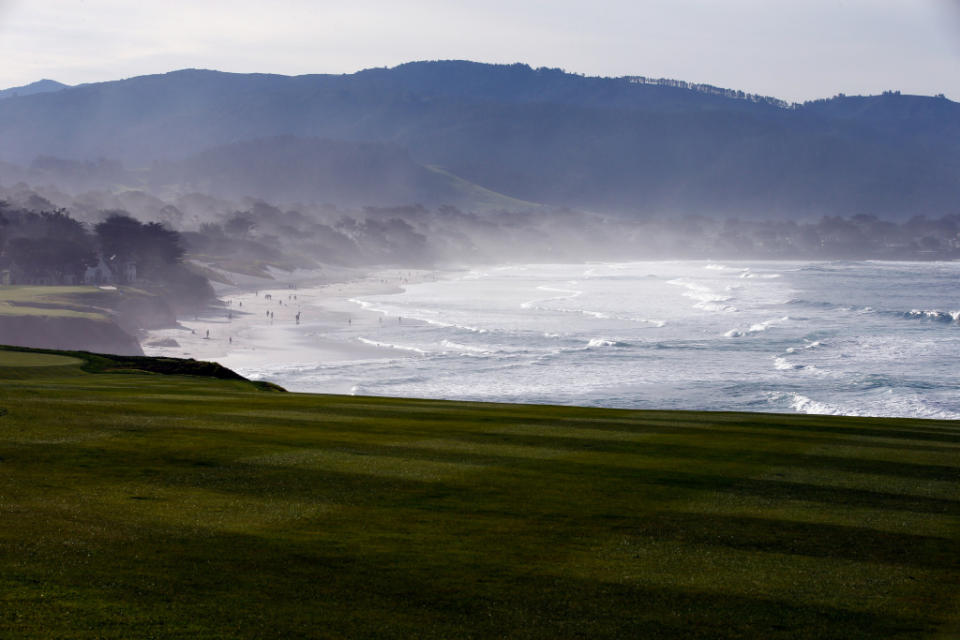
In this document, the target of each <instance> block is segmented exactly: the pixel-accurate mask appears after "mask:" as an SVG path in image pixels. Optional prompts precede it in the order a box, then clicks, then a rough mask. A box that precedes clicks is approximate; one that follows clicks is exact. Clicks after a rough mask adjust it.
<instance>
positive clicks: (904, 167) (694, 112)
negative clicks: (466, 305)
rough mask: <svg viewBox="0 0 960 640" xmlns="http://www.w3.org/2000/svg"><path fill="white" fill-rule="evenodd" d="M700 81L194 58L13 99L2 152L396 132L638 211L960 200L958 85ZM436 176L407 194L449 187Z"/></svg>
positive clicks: (428, 152) (203, 145)
mask: <svg viewBox="0 0 960 640" xmlns="http://www.w3.org/2000/svg"><path fill="white" fill-rule="evenodd" d="M697 86H698V85H694V87H695V88H690V86H689V85H685V84H684V83H679V82H678V83H676V85H675V86H671V84H670V83H664V82H659V83H656V84H651V83H649V82H638V81H637V79H636V77H632V78H631V77H624V78H597V77H585V76H580V75H576V74H571V73H566V72H564V71H561V70H559V69H546V68H540V69H533V68H530V67H529V66H526V65H521V64H515V65H488V64H482V63H476V62H466V61H437V62H416V63H408V64H404V65H400V66H398V67H394V68H390V69H367V70H364V71H360V72H357V73H354V74H345V75H304V76H293V77H291V76H279V75H269V74H230V73H222V72H216V71H204V70H182V71H176V72H171V73H168V74H163V75H152V76H141V77H136V78H130V79H127V80H120V81H115V82H105V83H97V84H90V85H83V86H78V87H73V88H66V89H62V90H59V91H55V92H50V93H44V94H36V95H30V96H26V97H21V98H19V99H17V100H2V101H0V160H5V161H11V162H18V163H21V164H26V163H29V162H31V161H32V160H33V159H34V158H35V157H36V156H41V155H45V156H55V157H63V158H68V159H75V160H90V159H96V158H101V157H103V158H110V159H118V160H121V161H123V162H124V163H126V164H127V165H128V166H133V167H137V166H149V165H151V164H152V163H154V162H161V163H169V164H171V165H173V164H176V163H178V162H186V160H185V159H186V158H188V157H190V158H192V159H191V160H190V162H193V163H194V164H193V167H194V171H193V175H194V176H196V177H197V178H198V179H199V178H200V177H202V176H203V175H204V171H205V170H206V166H205V165H204V164H203V163H202V162H201V163H199V164H198V160H197V158H200V157H203V153H204V151H205V150H207V149H210V148H213V147H224V146H225V145H236V144H239V143H244V142H250V141H252V140H269V139H278V138H280V139H291V140H292V139H314V140H327V141H342V142H350V143H352V144H377V145H387V146H384V147H380V148H381V150H383V149H386V148H395V149H402V150H404V153H408V154H409V159H410V161H411V162H412V163H413V164H416V165H418V166H420V167H427V166H435V165H436V166H442V167H444V169H446V170H447V171H449V172H450V173H452V174H454V175H455V176H459V177H460V178H463V179H465V180H467V181H470V182H472V183H475V184H477V185H480V186H482V187H484V188H487V189H491V190H493V191H494V192H498V193H502V194H506V195H507V196H510V197H513V198H518V199H521V200H524V201H532V202H543V203H548V204H556V205H569V206H576V207H583V208H587V209H591V210H596V211H607V212H613V213H619V214H624V215H631V216H636V215H641V216H643V215H685V214H695V213H702V214H707V215H710V214H717V215H745V216H751V215H752V216H781V217H783V216H812V215H852V214H858V213H869V214H879V215H886V216H894V217H905V216H911V215H914V214H943V213H953V212H955V211H956V210H957V208H958V207H960V204H958V203H960V180H958V176H960V105H958V104H957V103H954V102H952V101H950V100H947V99H945V98H942V97H923V96H905V95H899V94H893V93H891V94H884V95H882V96H870V97H845V96H838V97H836V98H833V99H829V100H824V101H815V102H809V103H805V104H803V105H796V106H794V107H793V108H784V104H782V103H778V102H777V101H775V100H745V99H738V94H737V93H736V92H728V93H725V92H722V91H703V90H697V89H696V87H697ZM291 144H294V143H291ZM301 150H303V149H302V148H301ZM248 151H249V148H248ZM253 162H254V159H253V158H251V163H253ZM230 164H231V166H232V167H233V169H231V171H234V173H235V176H240V175H243V174H244V172H247V171H249V168H244V167H242V166H240V165H241V164H243V163H239V164H238V163H237V162H232V163H230ZM224 166H225V165H223V164H222V163H221V165H220V169H218V171H221V173H222V170H223V169H224ZM211 170H212V169H211ZM330 171H331V172H332V173H331V175H333V174H335V173H336V171H335V170H334V169H333V168H331V169H330ZM354 175H357V174H354ZM414 175H418V176H421V178H422V177H423V174H420V173H418V172H417V171H414V172H413V173H411V174H410V179H414V178H413V176H414ZM375 176H376V171H375V170H374V169H371V173H370V175H369V176H367V177H364V178H362V179H360V181H361V182H363V181H364V180H375V179H376V178H375ZM208 177H209V176H208ZM259 177H260V178H261V179H262V180H261V181H260V182H261V183H260V185H259V187H258V188H259V189H260V190H261V191H276V190H277V189H281V188H284V185H286V187H285V188H293V186H292V185H291V184H290V182H289V179H288V178H289V177H290V176H289V175H284V174H282V173H280V174H278V175H277V178H276V180H274V183H273V184H266V182H264V180H267V179H268V178H269V177H270V176H269V175H267V174H261V175H260V176H259ZM358 178H359V176H358ZM416 179H420V178H416ZM3 180H4V177H3V173H2V171H0V182H2V181H3ZM220 180H221V181H230V180H232V181H234V182H238V180H237V178H236V177H234V178H229V179H228V178H227V177H226V176H225V175H221V178H220ZM284 180H286V182H284ZM267 181H268V180H267ZM239 182H240V183H246V184H250V183H251V181H249V180H246V181H244V180H240V181H239ZM429 183H430V181H429V180H428V181H426V183H421V187H417V188H412V189H407V191H408V192H409V193H408V195H409V197H415V196H417V197H425V196H430V197H429V198H427V199H431V198H432V199H433V200H442V197H443V194H442V193H441V192H436V191H434V192H432V193H429V192H430V189H432V188H434V187H431V186H429ZM423 184H426V185H427V186H422V185H423ZM331 186H332V185H331ZM436 188H439V189H441V191H442V188H446V187H436ZM418 189H420V190H419V191H418ZM326 192H327V193H328V194H330V193H333V191H331V190H330V189H327V190H326ZM396 193H397V195H398V197H401V196H403V195H404V192H403V190H396ZM418 194H419V196H418ZM348 195H349V197H353V196H352V195H350V194H348ZM344 197H346V196H344Z"/></svg>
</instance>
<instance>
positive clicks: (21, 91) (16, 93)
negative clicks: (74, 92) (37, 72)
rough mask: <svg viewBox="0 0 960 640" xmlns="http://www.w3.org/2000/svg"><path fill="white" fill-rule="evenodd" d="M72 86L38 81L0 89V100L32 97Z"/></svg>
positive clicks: (54, 81) (51, 81) (50, 81)
mask: <svg viewBox="0 0 960 640" xmlns="http://www.w3.org/2000/svg"><path fill="white" fill-rule="evenodd" d="M69 86H70V85H66V84H63V83H62V82H57V81H56V80H47V79H43V80H37V81H36V82H31V83H30V84H26V85H23V86H22V87H11V88H9V89H0V100H3V99H5V98H17V97H20V96H32V95H35V94H38V93H50V92H51V91H60V90H61V89H66V88H67V87H69Z"/></svg>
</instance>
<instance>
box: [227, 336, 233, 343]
mask: <svg viewBox="0 0 960 640" xmlns="http://www.w3.org/2000/svg"><path fill="white" fill-rule="evenodd" d="M227 341H228V342H229V343H230V344H233V336H231V337H229V338H227Z"/></svg>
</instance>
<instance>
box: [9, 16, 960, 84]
mask: <svg viewBox="0 0 960 640" xmlns="http://www.w3.org/2000/svg"><path fill="white" fill-rule="evenodd" d="M452 58H456V59H470V60H477V61H482V62H526V63H528V64H530V65H532V66H549V67H562V68H564V69H566V70H568V71H574V72H578V73H585V74H588V75H646V76H653V77H669V78H678V79H682V80H688V81H691V82H706V83H710V84H714V85H718V86H723V87H730V88H735V89H742V90H744V91H748V92H753V93H761V94H767V95H774V96H777V97H781V98H784V99H787V100H805V99H810V98H818V97H825V96H830V95H833V94H836V93H838V92H844V93H847V94H856V93H878V92H880V91H882V90H885V89H899V90H902V91H903V92H904V93H923V94H935V93H941V92H942V93H945V94H947V96H948V97H950V98H952V99H954V100H960V0H723V1H721V0H592V1H590V2H587V1H584V0H577V1H574V0H549V1H548V0H486V1H484V2H471V1H456V0H405V1H398V0H350V1H349V2H342V1H341V2H328V1H325V0H271V1H269V2H268V1H267V0H165V1H164V2H151V1H148V0H0V61H2V63H0V87H9V86H15V85H20V84H25V83H28V82H32V81H34V80H38V79H40V78H52V79H55V80H59V81H61V82H66V83H69V84H76V83H80V82H96V81H100V80H114V79H118V78H123V77H129V76H135V75H142V74H147V73H160V72H166V71H171V70H174V69H180V68H184V67H199V68H208V69H220V70H224V71H238V72H253V71H258V72H272V73H283V74H301V73H348V72H353V71H357V70H359V69H363V68H367V67H382V66H393V65H396V64H399V63H402V62H408V61H411V60H425V59H452Z"/></svg>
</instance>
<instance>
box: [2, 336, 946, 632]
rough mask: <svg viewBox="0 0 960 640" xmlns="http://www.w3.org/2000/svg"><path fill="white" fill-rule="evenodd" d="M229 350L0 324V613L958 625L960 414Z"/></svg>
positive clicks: (83, 617) (378, 626) (729, 627)
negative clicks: (470, 385)
mask: <svg viewBox="0 0 960 640" xmlns="http://www.w3.org/2000/svg"><path fill="white" fill-rule="evenodd" d="M226 371H227V370H224V369H222V368H219V367H217V366H216V365H206V364H203V363H195V362H193V361H174V360H165V361H159V360H151V359H148V358H127V359H115V360H111V359H110V358H109V357H99V358H97V357H94V356H89V355H87V354H83V353H75V352H70V353H62V354H58V353H53V352H36V351H30V350H0V638H91V639H92V638H684V639H690V638H845V639H850V638H956V637H960V636H958V634H960V423H957V422H938V421H926V420H907V419H867V418H840V417H827V416H809V415H769V414H733V413H703V412H667V411H662V412H661V411H623V410H605V409H587V408H575V407H555V406H535V405H509V404H478V403H464V402H444V401H435V400H401V399H393V398H371V397H347V396H325V395H309V394H294V393H280V392H278V391H279V390H278V389H276V388H272V387H270V386H269V385H262V384H261V385H255V384H253V383H250V382H248V381H245V380H243V379H240V378H239V377H236V378H231V376H230V375H228V373H229V372H228V373H224V372H226ZM167 374H173V375H167Z"/></svg>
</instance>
